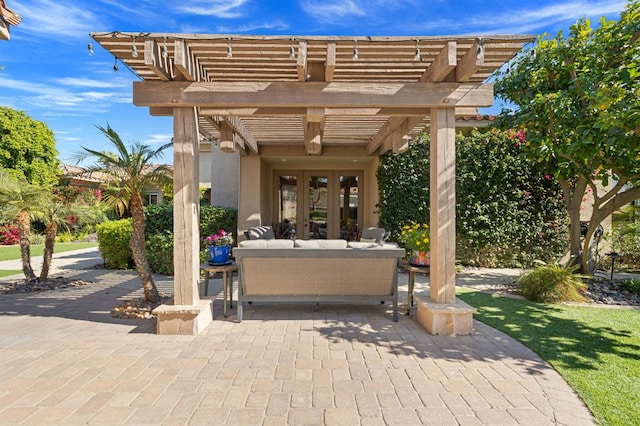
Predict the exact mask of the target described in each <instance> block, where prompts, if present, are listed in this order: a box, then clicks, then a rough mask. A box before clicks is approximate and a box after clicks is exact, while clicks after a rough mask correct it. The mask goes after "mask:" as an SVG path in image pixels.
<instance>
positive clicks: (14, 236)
mask: <svg viewBox="0 0 640 426" xmlns="http://www.w3.org/2000/svg"><path fill="white" fill-rule="evenodd" d="M19 242H20V232H19V231H18V227H17V226H13V225H5V226H0V245H3V246H9V245H13V244H18V243H19Z"/></svg>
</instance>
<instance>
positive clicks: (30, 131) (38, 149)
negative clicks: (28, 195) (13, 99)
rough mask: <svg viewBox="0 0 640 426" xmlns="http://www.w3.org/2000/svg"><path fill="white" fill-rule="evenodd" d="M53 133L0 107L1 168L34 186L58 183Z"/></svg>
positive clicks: (32, 120)
mask: <svg viewBox="0 0 640 426" xmlns="http://www.w3.org/2000/svg"><path fill="white" fill-rule="evenodd" d="M57 156H58V151H57V150H56V141H55V138H54V136H53V132H52V131H51V130H50V129H49V128H48V127H47V125H46V124H44V123H42V122H40V121H37V120H34V119H32V118H31V117H29V116H28V115H27V114H25V113H24V112H22V111H16V110H14V109H12V108H8V107H2V106H0V167H4V168H5V169H6V170H7V171H8V172H9V173H11V174H13V175H14V176H16V177H18V178H24V179H25V180H26V181H27V182H29V183H31V184H34V185H43V186H47V187H51V186H53V185H55V184H57V183H58V175H59V174H60V171H59V162H58V159H57Z"/></svg>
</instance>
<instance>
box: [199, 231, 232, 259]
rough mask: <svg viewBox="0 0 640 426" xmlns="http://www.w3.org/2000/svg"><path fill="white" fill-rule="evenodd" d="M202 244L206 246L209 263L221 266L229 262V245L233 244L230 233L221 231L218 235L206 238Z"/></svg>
mask: <svg viewBox="0 0 640 426" xmlns="http://www.w3.org/2000/svg"><path fill="white" fill-rule="evenodd" d="M204 242H205V244H207V246H208V251H209V263H211V264H214V265H222V264H225V263H227V262H229V254H230V252H231V244H233V235H232V234H231V233H229V232H227V231H225V230H224V229H221V230H219V231H218V233H216V234H213V235H209V236H208V237H206V238H205V239H204Z"/></svg>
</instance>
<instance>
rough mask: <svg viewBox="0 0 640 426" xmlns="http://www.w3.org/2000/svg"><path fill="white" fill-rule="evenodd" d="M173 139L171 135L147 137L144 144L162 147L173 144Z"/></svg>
mask: <svg viewBox="0 0 640 426" xmlns="http://www.w3.org/2000/svg"><path fill="white" fill-rule="evenodd" d="M172 137H173V135H172V134H170V133H157V134H152V135H149V136H147V138H146V139H145V141H144V142H142V143H143V144H145V145H162V144H165V143H169V142H171V138H172Z"/></svg>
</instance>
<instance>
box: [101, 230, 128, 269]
mask: <svg viewBox="0 0 640 426" xmlns="http://www.w3.org/2000/svg"><path fill="white" fill-rule="evenodd" d="M131 231H132V226H131V219H121V220H112V221H110V222H104V223H101V224H98V225H97V226H96V232H97V234H98V247H99V249H100V253H101V254H102V258H103V259H104V263H105V266H106V267H107V268H111V269H127V268H131V267H133V265H134V263H133V256H132V254H131V247H129V240H130V239H131Z"/></svg>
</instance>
